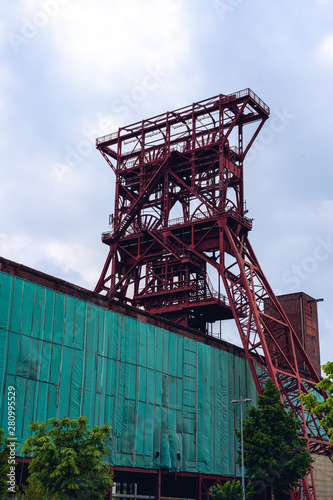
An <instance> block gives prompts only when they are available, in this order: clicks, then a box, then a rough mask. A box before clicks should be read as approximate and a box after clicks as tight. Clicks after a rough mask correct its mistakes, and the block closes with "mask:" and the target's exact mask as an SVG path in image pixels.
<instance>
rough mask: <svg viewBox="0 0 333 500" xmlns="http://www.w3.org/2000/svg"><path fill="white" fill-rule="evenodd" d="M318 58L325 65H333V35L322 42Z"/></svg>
mask: <svg viewBox="0 0 333 500" xmlns="http://www.w3.org/2000/svg"><path fill="white" fill-rule="evenodd" d="M317 57H318V59H319V61H321V62H323V63H330V64H331V63H333V34H332V35H327V36H326V37H325V38H324V40H323V41H322V42H321V44H320V46H319V49H318V52H317Z"/></svg>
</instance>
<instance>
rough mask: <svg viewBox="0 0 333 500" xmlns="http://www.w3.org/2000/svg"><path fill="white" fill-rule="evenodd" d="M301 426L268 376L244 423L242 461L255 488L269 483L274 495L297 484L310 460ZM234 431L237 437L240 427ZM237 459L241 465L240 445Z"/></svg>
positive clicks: (238, 436) (307, 467) (309, 464)
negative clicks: (253, 479) (282, 400)
mask: <svg viewBox="0 0 333 500" xmlns="http://www.w3.org/2000/svg"><path fill="white" fill-rule="evenodd" d="M300 430H301V426H300V423H299V421H298V420H297V418H296V417H295V416H294V415H293V413H292V412H291V411H290V410H286V407H285V405H284V404H283V403H282V402H281V399H280V393H279V391H278V389H277V388H276V386H275V385H274V383H273V381H272V380H271V379H268V380H267V382H266V386H265V389H264V391H263V393H262V395H260V396H259V397H258V401H257V406H256V407H254V406H252V407H251V408H249V409H248V411H247V419H246V420H245V422H244V424H243V436H244V464H245V467H246V470H247V474H248V475H249V476H251V477H253V478H255V479H256V480H257V481H256V483H255V487H256V489H261V491H263V489H264V488H265V487H266V486H271V489H272V495H273V496H274V494H275V493H283V492H287V491H289V490H290V488H291V487H295V486H298V484H299V481H300V479H303V478H304V477H305V476H306V474H307V472H308V470H309V468H310V467H311V463H312V462H313V460H312V458H311V455H310V453H309V452H308V450H307V448H306V439H305V438H301V437H300V435H299V433H300ZM235 432H236V435H237V438H238V439H239V440H240V438H241V436H240V430H236V431H235ZM237 460H238V463H239V465H241V456H240V449H239V455H238V459H237Z"/></svg>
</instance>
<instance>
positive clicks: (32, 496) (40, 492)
mask: <svg viewBox="0 0 333 500" xmlns="http://www.w3.org/2000/svg"><path fill="white" fill-rule="evenodd" d="M16 498H17V500H44V499H47V498H48V497H47V496H46V489H45V488H44V486H43V485H42V484H41V483H39V482H36V481H30V483H29V484H27V485H25V486H22V492H19V491H17V493H16Z"/></svg>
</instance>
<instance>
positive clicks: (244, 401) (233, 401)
mask: <svg viewBox="0 0 333 500" xmlns="http://www.w3.org/2000/svg"><path fill="white" fill-rule="evenodd" d="M248 401H251V399H243V396H242V395H241V396H240V399H233V400H232V401H231V402H232V403H233V404H235V403H240V416H241V418H240V421H241V453H242V488H243V500H245V479H244V442H243V403H247V402H248Z"/></svg>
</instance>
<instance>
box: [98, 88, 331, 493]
mask: <svg viewBox="0 0 333 500" xmlns="http://www.w3.org/2000/svg"><path fill="white" fill-rule="evenodd" d="M268 116H269V108H268V106H267V105H266V104H265V103H264V102H263V101H262V100H261V99H260V98H259V97H258V96H257V95H256V94H254V92H252V90H250V89H245V90H242V91H240V92H236V93H234V94H229V95H223V94H221V95H218V96H216V97H213V98H211V99H206V100H204V101H201V102H197V103H194V104H193V105H191V106H187V107H184V108H181V109H178V110H176V111H171V112H167V113H164V114H162V115H159V116H156V117H154V118H150V119H148V120H143V121H141V122H138V123H135V124H133V125H129V126H127V127H122V128H120V129H119V130H118V132H116V133H114V134H110V135H107V136H105V137H101V138H99V139H97V141H96V142H97V148H98V149H99V151H100V152H101V153H102V155H103V157H104V158H105V160H106V161H107V162H108V164H109V165H110V167H111V168H112V169H113V171H114V173H115V175H116V193H115V200H116V201H115V212H114V215H113V216H111V217H110V219H111V220H110V224H111V226H112V229H111V231H110V232H106V233H103V235H102V241H103V242H104V243H106V244H107V245H108V246H109V248H110V250H109V254H108V257H107V260H106V263H105V266H104V269H103V271H102V274H101V277H100V279H99V281H98V284H97V286H96V289H95V291H96V292H98V293H104V294H106V295H107V296H108V297H110V298H113V299H119V300H121V301H127V302H128V303H130V304H132V305H133V306H137V307H141V308H144V309H145V310H146V311H148V312H150V313H153V314H159V315H161V316H163V317H165V318H168V319H170V320H172V321H175V322H177V323H179V324H181V325H184V326H188V327H191V328H195V329H197V330H200V331H201V332H204V333H205V332H206V325H207V323H213V322H215V321H218V320H223V319H229V318H234V319H235V321H236V324H237V327H238V330H239V333H240V336H241V339H242V343H243V347H244V350H245V353H246V356H247V359H248V362H249V365H250V368H251V371H252V375H253V377H254V380H255V383H256V387H257V390H258V392H259V393H260V392H261V391H262V388H263V384H264V382H265V380H266V378H267V377H270V378H272V379H273V381H274V382H275V384H276V385H277V386H278V388H279V390H280V391H281V395H282V398H283V400H284V402H286V403H287V404H288V405H289V406H290V408H291V409H292V410H293V412H294V414H295V415H297V416H298V418H299V419H300V421H301V423H302V432H303V435H304V436H305V437H307V438H308V443H309V449H310V451H311V452H314V453H318V454H325V455H331V454H332V453H333V451H332V446H333V445H332V444H330V443H328V437H327V434H326V432H325V430H324V429H322V428H320V426H319V425H318V420H317V419H316V418H315V417H314V416H312V415H310V414H309V413H308V412H305V411H304V408H303V405H302V403H301V402H300V401H299V399H298V396H299V394H300V393H301V392H308V391H315V392H317V393H318V392H319V391H318V390H317V389H316V387H315V384H316V383H317V382H318V381H319V378H318V375H317V373H316V371H315V369H314V368H313V366H312V364H311V362H310V360H309V358H308V356H307V354H306V353H305V351H304V349H303V347H302V345H301V342H300V340H299V338H298V337H297V335H296V334H295V333H294V331H293V329H292V327H291V325H290V322H289V321H288V319H287V316H286V314H285V313H284V311H283V309H282V307H281V306H280V304H279V302H278V300H277V299H276V297H275V295H274V293H273V291H272V289H271V287H270V286H269V284H268V282H267V280H266V278H265V276H264V273H263V272H262V270H261V268H260V265H259V263H258V260H257V258H256V256H255V254H254V252H253V250H252V247H251V245H250V243H249V240H248V232H249V231H250V230H251V228H252V221H251V219H249V218H248V217H246V210H245V203H244V191H243V182H244V181H243V162H244V159H245V157H246V154H247V153H248V151H249V149H250V147H251V146H252V144H253V141H254V140H255V138H256V137H257V135H258V133H259V131H260V129H261V128H262V126H263V125H264V123H265V121H266V120H267V118H268ZM209 275H210V276H215V278H216V282H217V289H218V291H215V290H214V289H213V285H212V283H211V280H210V277H209ZM221 290H223V292H224V294H225V295H223V294H222V293H221ZM324 396H325V395H324ZM303 489H304V494H305V498H307V499H315V498H316V494H315V489H314V483H313V476H312V472H310V474H309V476H308V478H307V480H304V481H303ZM299 496H300V491H295V492H294V493H293V498H298V497H299Z"/></svg>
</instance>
